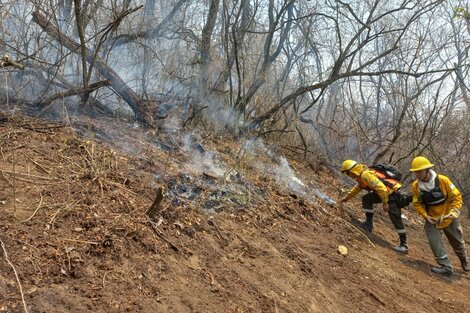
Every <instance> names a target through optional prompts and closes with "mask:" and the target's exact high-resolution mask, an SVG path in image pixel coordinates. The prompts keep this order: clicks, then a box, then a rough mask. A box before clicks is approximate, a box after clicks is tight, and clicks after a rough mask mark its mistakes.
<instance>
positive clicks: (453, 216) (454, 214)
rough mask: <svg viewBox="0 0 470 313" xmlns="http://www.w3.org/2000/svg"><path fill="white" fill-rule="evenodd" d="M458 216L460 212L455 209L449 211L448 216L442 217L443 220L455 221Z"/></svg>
mask: <svg viewBox="0 0 470 313" xmlns="http://www.w3.org/2000/svg"><path fill="white" fill-rule="evenodd" d="M459 215H460V210H459V209H456V208H453V209H451V210H450V212H449V214H447V215H446V216H444V219H451V220H455V219H456V218H458V217H459Z"/></svg>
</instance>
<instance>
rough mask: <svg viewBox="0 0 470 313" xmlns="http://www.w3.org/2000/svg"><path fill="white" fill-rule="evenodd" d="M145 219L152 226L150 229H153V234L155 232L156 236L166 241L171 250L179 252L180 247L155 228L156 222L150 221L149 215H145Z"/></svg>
mask: <svg viewBox="0 0 470 313" xmlns="http://www.w3.org/2000/svg"><path fill="white" fill-rule="evenodd" d="M147 220H148V221H149V223H150V225H151V226H152V229H153V230H154V232H155V234H157V236H158V237H160V239H162V240H163V241H164V242H166V243H167V244H168V245H169V246H170V247H171V249H173V251H175V252H180V249H179V248H178V247H177V246H176V245H175V244H173V243H172V242H171V241H169V240H168V239H166V238H165V237H163V235H162V234H161V233H160V231H159V230H158V228H157V224H156V223H155V222H154V221H152V220H151V219H150V218H149V217H147Z"/></svg>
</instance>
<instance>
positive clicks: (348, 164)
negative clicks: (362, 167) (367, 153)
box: [341, 160, 357, 173]
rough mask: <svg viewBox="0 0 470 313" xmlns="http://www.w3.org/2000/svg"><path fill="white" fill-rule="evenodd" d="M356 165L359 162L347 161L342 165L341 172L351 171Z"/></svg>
mask: <svg viewBox="0 0 470 313" xmlns="http://www.w3.org/2000/svg"><path fill="white" fill-rule="evenodd" d="M356 164H357V162H356V161H354V160H345V161H344V162H343V164H342V165H341V172H343V173H344V172H346V171H350V170H351V169H352V168H353V167H354V166H356Z"/></svg>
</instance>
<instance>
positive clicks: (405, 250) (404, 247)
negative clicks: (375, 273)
mask: <svg viewBox="0 0 470 313" xmlns="http://www.w3.org/2000/svg"><path fill="white" fill-rule="evenodd" d="M393 250H394V251H396V252H398V253H401V254H408V246H407V245H399V246H396V247H393Z"/></svg>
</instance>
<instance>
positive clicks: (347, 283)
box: [0, 124, 470, 313]
mask: <svg viewBox="0 0 470 313" xmlns="http://www.w3.org/2000/svg"><path fill="white" fill-rule="evenodd" d="M15 125H16V124H13V125H8V126H7V125H3V126H2V125H0V136H1V137H0V138H1V140H2V156H1V158H0V171H1V172H2V175H0V183H1V186H0V187H1V188H0V201H1V202H0V203H1V204H0V239H1V240H2V241H3V242H4V244H5V249H6V250H7V252H8V257H9V260H10V261H11V264H13V265H14V267H15V269H16V271H17V272H18V275H19V279H20V282H21V285H22V289H23V293H24V301H25V303H26V305H27V307H28V310H29V312H48V313H49V312H107V313H108V312H335V313H338V312H345V313H346V312H347V313H359V312H410V313H411V312H413V313H415V312H426V313H428V312H454V313H459V312H461V313H464V312H468V311H469V308H468V303H469V302H468V299H470V274H468V273H467V274H464V273H463V272H462V270H461V269H460V267H459V264H458V260H457V258H456V257H455V255H454V254H453V252H452V250H451V249H450V248H449V246H448V245H447V247H448V249H449V251H448V252H449V255H450V257H451V259H452V261H453V263H454V265H455V274H454V275H453V277H452V278H442V277H438V276H436V275H433V274H432V273H431V272H430V270H429V268H430V266H432V265H434V262H433V259H432V254H431V252H430V250H429V248H428V246H427V242H426V239H425V237H424V233H423V231H422V226H421V225H420V224H419V218H418V217H417V216H416V214H415V213H414V212H406V215H407V217H408V220H409V224H410V226H409V227H408V233H409V237H410V254H409V255H406V256H403V255H399V254H397V253H395V252H394V251H392V250H391V246H392V245H393V244H395V243H396V239H397V238H395V237H396V234H394V231H393V230H392V226H391V223H390V221H389V220H388V217H386V216H385V214H382V213H380V212H378V213H377V214H376V225H375V229H374V231H375V233H374V234H372V235H369V237H366V235H365V234H364V233H362V232H361V231H359V230H358V229H357V228H355V226H354V221H352V220H351V217H352V218H353V219H354V218H362V212H361V210H360V209H359V203H358V202H357V201H356V202H353V203H352V205H351V207H350V208H338V207H334V206H329V205H327V204H325V203H324V202H323V201H321V200H318V199H317V200H316V201H315V200H311V199H310V200H304V199H302V198H300V197H298V196H296V195H293V194H290V193H288V192H286V191H283V190H281V189H280V188H279V187H278V186H277V185H276V184H275V183H274V182H273V181H272V180H270V179H269V178H266V177H263V176H262V175H260V174H257V173H254V172H253V173H251V172H249V171H248V169H247V170H246V171H245V172H243V176H237V177H234V178H233V179H232V180H226V179H225V180H224V179H222V178H218V177H212V176H211V175H203V174H199V175H198V174H197V173H196V172H191V171H188V166H187V164H188V160H189V159H190V156H189V155H188V153H182V152H178V151H176V152H162V151H161V150H158V149H155V150H151V149H148V148H146V149H143V150H141V151H138V153H135V154H133V155H129V154H123V153H120V152H118V151H116V150H114V149H113V148H112V147H109V146H106V145H104V144H99V143H96V142H91V141H86V140H85V139H81V138H79V137H78V136H76V135H75V134H74V132H72V131H71V130H67V129H60V130H53V131H51V130H47V131H41V132H39V131H37V130H36V131H35V130H34V129H35V128H34V127H33V128H32V129H33V130H32V129H25V128H24V127H20V126H18V125H16V126H15ZM36 129H37V127H36ZM136 142H137V140H135V141H134V143H135V144H136ZM230 145H231V144H230V143H222V142H214V143H213V147H211V149H212V151H216V150H217V149H219V150H220V151H222V150H223V151H227V152H226V154H224V155H223V159H224V160H225V161H226V162H230V156H231V153H233V152H230V151H236V149H235V148H233V147H231V146H230ZM13 151H15V159H14V160H13V158H12V157H13ZM13 161H14V162H15V170H14V171H13V170H12V165H13ZM206 165H207V164H206ZM182 169H184V171H183V170H182ZM10 172H11V173H10ZM12 173H15V175H13V174H12ZM157 174H158V177H157V176H156V175H157ZM310 175H311V176H310V177H309V179H311V180H315V181H317V182H319V183H321V182H323V184H328V186H329V189H328V190H324V192H326V193H329V194H330V195H331V196H333V197H334V196H335V195H337V194H339V187H340V186H341V183H340V182H339V181H336V179H335V178H334V177H332V176H330V175H329V174H327V173H326V172H325V173H310ZM160 184H164V185H165V186H166V187H167V193H166V195H165V199H164V201H163V203H162V210H161V212H160V213H159V215H158V216H157V219H156V221H157V222H158V220H159V223H157V224H159V226H158V231H159V234H160V235H157V234H156V233H155V231H154V230H153V229H152V227H150V224H149V223H148V221H147V220H146V218H145V216H144V214H143V213H144V212H145V209H146V208H148V206H149V205H150V204H151V203H152V201H153V197H154V193H155V190H156V186H158V185H160ZM13 190H15V195H16V203H15V205H13V203H14V202H13V196H12V195H13ZM26 220H27V221H26ZM463 227H464V230H465V231H466V233H468V230H469V229H470V225H469V221H468V220H464V221H463ZM467 239H468V236H467ZM168 242H171V243H172V244H173V245H174V249H172V248H171V246H170V245H169V244H168ZM339 245H344V246H346V247H347V248H348V254H347V255H345V256H344V255H341V254H339V253H338V250H337V249H338V246H339ZM467 246H468V245H467ZM0 255H1V258H0V312H24V310H23V302H22V299H21V294H20V291H19V286H18V283H17V281H16V279H15V275H14V272H13V270H12V267H11V265H10V264H9V263H8V262H7V260H6V258H5V256H4V254H3V253H1V254H0Z"/></svg>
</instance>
